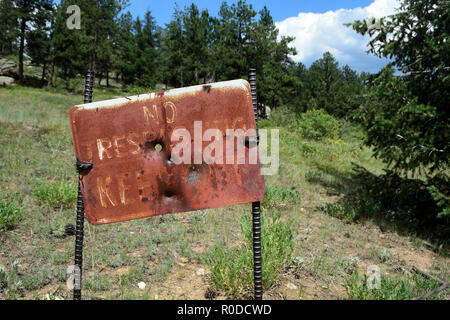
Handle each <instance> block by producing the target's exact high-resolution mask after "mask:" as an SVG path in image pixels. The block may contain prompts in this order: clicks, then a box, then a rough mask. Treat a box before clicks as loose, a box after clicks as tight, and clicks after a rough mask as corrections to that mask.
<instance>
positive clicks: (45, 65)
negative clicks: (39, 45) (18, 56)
mask: <svg viewBox="0 0 450 320" xmlns="http://www.w3.org/2000/svg"><path fill="white" fill-rule="evenodd" d="M46 69H47V61H45V60H44V65H43V66H42V75H41V83H44V80H45V70H46Z"/></svg>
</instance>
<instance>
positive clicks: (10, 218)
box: [0, 198, 22, 231]
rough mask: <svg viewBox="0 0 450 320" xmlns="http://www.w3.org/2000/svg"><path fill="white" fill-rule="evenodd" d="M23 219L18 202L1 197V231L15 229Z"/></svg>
mask: <svg viewBox="0 0 450 320" xmlns="http://www.w3.org/2000/svg"><path fill="white" fill-rule="evenodd" d="M21 220H22V214H21V212H20V209H19V208H18V207H17V204H16V203H15V202H13V201H11V200H2V199H1V198H0V231H5V230H10V229H13V228H14V227H16V226H17V225H18V224H19V222H20V221H21Z"/></svg>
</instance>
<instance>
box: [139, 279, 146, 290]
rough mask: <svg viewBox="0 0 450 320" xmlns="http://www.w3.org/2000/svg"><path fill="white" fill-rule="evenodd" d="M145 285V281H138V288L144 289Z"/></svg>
mask: <svg viewBox="0 0 450 320" xmlns="http://www.w3.org/2000/svg"><path fill="white" fill-rule="evenodd" d="M145 286H146V284H145V282H143V281H141V282H139V283H138V287H139V289H141V290H144V289H145Z"/></svg>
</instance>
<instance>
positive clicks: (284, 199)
mask: <svg viewBox="0 0 450 320" xmlns="http://www.w3.org/2000/svg"><path fill="white" fill-rule="evenodd" d="M266 190H267V193H266V196H265V197H264V199H263V201H262V206H263V207H264V208H266V209H273V208H280V207H285V206H288V205H293V204H296V203H299V202H300V192H298V191H296V190H292V189H288V188H284V187H282V186H279V185H274V186H267V188H266Z"/></svg>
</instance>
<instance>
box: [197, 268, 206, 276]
mask: <svg viewBox="0 0 450 320" xmlns="http://www.w3.org/2000/svg"><path fill="white" fill-rule="evenodd" d="M196 274H197V275H198V276H203V275H205V269H203V268H200V269H198V270H197V272H196Z"/></svg>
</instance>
